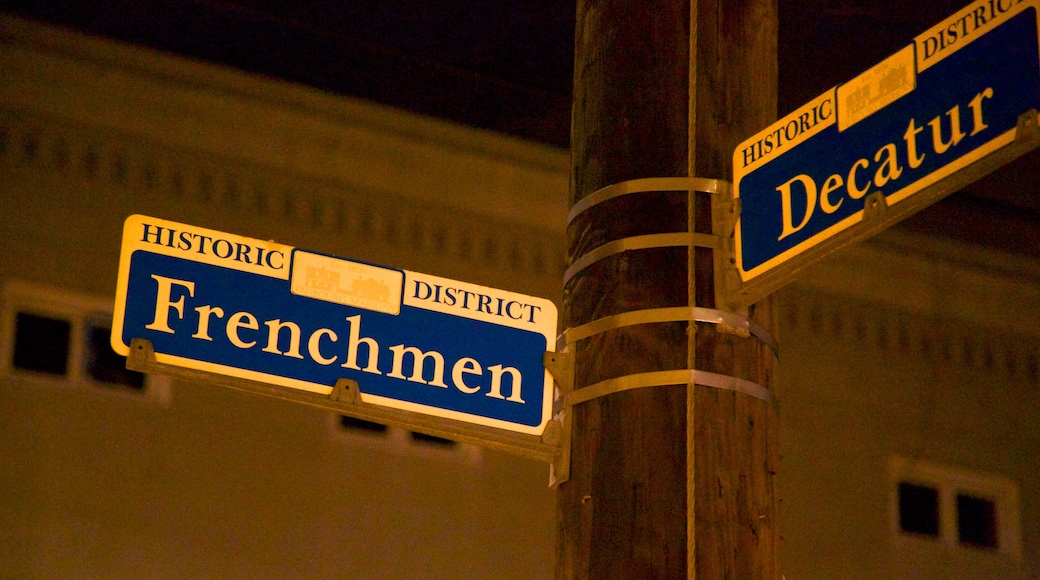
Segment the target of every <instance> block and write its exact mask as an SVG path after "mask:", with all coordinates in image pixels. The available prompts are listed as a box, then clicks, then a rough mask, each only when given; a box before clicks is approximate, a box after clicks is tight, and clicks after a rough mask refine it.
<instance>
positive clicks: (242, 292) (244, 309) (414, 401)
mask: <svg viewBox="0 0 1040 580" xmlns="http://www.w3.org/2000/svg"><path fill="white" fill-rule="evenodd" d="M556 321H557V312H556V307H555V305H554V304H553V303H552V302H551V301H549V300H545V299H541V298H534V297H531V296H524V295H521V294H516V293H513V292H507V291H504V290H496V289H493V288H487V287H484V286H478V285H475V284H468V283H465V282H458V281H455V280H448V279H445V278H439V277H436V276H430V275H426V274H419V273H416V272H410V271H407V270H398V269H394V268H387V267H383V266H376V265H372V264H367V263H363V262H358V261H354V260H349V259H345V258H338V257H334V256H328V255H324V254H320V253H316V252H309V251H306V250H301V249H299V248H294V247H291V246H286V245H282V244H277V243H274V242H265V241H261V240H256V239H251V238H246V237H242V236H238V235H234V234H228V233H224V232H219V231H214V230H208V229H204V228H199V227H195V226H190V225H185V224H180V223H175V222H171V221H166V220H161V219H156V218H151V217H146V216H141V215H134V216H130V217H129V218H128V219H127V220H126V223H125V225H124V229H123V243H122V253H121V259H120V265H119V281H118V287H117V295H116V309H115V314H114V318H113V325H112V346H113V348H114V349H115V350H116V351H117V352H119V353H120V354H123V355H127V354H128V353H129V345H130V341H131V340H132V339H134V338H142V339H147V340H149V341H151V343H152V347H153V349H154V350H155V357H156V362H158V363H165V364H170V365H176V366H181V367H186V368H191V369H197V370H202V371H207V372H212V373H218V374H223V375H227V376H232V377H237V378H242V379H249V380H253V381H261V382H265V383H269V384H275V385H280V386H283V387H288V388H292V389H301V390H305V391H311V392H317V393H322V394H327V393H330V392H331V391H332V387H333V385H334V384H335V383H336V381H337V379H339V378H348V379H352V380H355V381H357V383H358V384H359V386H360V391H361V400H362V401H363V402H365V403H371V404H374V405H382V406H386V407H391V408H396V409H404V410H408V411H415V412H419V413H424V414H427V415H433V416H437V417H444V418H447V419H453V420H458V421H465V422H468V423H474V424H478V425H486V426H490V427H495V428H500V429H505V430H509V431H515V432H519V433H526V434H534V435H538V434H541V432H542V431H543V430H544V428H545V425H546V423H547V422H548V420H549V418H550V413H551V409H552V394H553V382H552V378H551V376H550V375H549V373H548V372H547V371H546V370H545V368H544V366H543V364H542V355H543V354H544V353H545V352H546V351H549V350H554V344H555V334H556Z"/></svg>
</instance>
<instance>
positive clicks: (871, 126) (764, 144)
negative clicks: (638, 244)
mask: <svg viewBox="0 0 1040 580" xmlns="http://www.w3.org/2000/svg"><path fill="white" fill-rule="evenodd" d="M1037 7H1038V1H1037V0H979V1H977V2H974V3H973V4H971V5H969V6H967V7H966V8H964V9H962V10H961V11H959V12H957V13H956V14H954V15H952V16H950V17H949V18H947V19H946V20H944V21H943V22H941V23H939V24H938V25H936V26H934V27H933V28H931V29H930V30H928V31H926V32H925V33H923V34H921V35H920V36H918V37H917V38H916V39H915V40H914V42H913V43H912V44H910V45H908V46H907V47H905V48H904V49H902V50H900V51H899V52H897V53H895V54H893V55H892V56H890V57H889V58H887V59H885V60H884V61H882V62H881V63H879V64H877V65H876V66H874V67H872V68H871V69H869V70H867V71H865V72H864V73H862V74H860V75H859V76H857V77H856V78H854V79H852V80H850V81H849V82H847V83H844V84H842V85H839V86H837V87H834V88H833V89H831V90H829V91H827V92H825V93H824V94H822V95H820V96H819V97H817V98H816V99H814V100H812V101H810V102H809V103H807V104H806V105H804V106H802V107H801V108H799V109H798V110H796V111H794V112H793V113H791V114H790V115H788V116H786V117H784V118H783V119H781V120H780V121H778V122H777V123H775V124H773V125H772V126H770V127H769V128H767V129H765V130H763V131H761V132H759V133H758V134H757V135H755V136H753V137H751V138H750V139H748V140H746V141H744V142H743V143H741V144H740V145H739V146H738V147H737V148H736V150H735V151H734V155H733V174H734V177H733V179H734V195H735V196H736V197H737V198H739V200H740V204H741V205H740V208H741V210H740V211H741V213H740V217H739V221H738V223H737V228H736V231H735V237H736V262H737V270H738V273H739V276H740V283H741V284H744V285H745V286H746V285H754V284H755V283H756V282H758V281H757V280H756V278H758V277H763V278H772V281H771V283H770V288H768V291H772V290H775V289H777V288H778V287H779V286H781V285H782V283H786V281H787V280H783V279H782V278H783V277H784V276H787V277H788V278H789V277H790V275H789V274H791V275H793V273H795V272H796V271H797V270H800V269H801V268H804V267H805V266H806V265H808V264H810V263H813V261H814V260H815V261H818V260H819V259H821V258H822V257H823V256H824V255H826V254H827V253H829V252H832V251H834V250H835V249H836V248H837V246H836V245H834V244H829V243H825V242H828V240H832V238H835V236H838V234H839V233H843V232H845V234H843V236H838V238H836V239H835V241H842V242H851V241H854V240H855V239H856V238H855V237H854V236H853V235H851V234H855V233H856V232H846V230H849V229H850V228H856V227H864V226H865V225H866V224H864V219H865V217H869V216H870V210H869V208H868V207H867V206H868V205H874V206H875V207H877V206H880V209H881V210H884V211H885V212H886V213H887V214H889V216H888V218H887V222H886V224H885V225H890V223H894V221H893V220H895V221H897V218H898V219H901V218H902V217H905V216H906V215H909V213H912V211H916V210H917V209H920V207H923V206H922V205H921V204H920V203H917V202H913V203H908V202H907V200H910V199H911V198H913V197H914V196H919V199H918V200H917V201H919V202H924V201H927V202H928V203H930V202H934V201H936V200H937V199H938V198H939V197H941V195H945V194H947V193H951V192H952V190H953V188H955V187H957V186H963V185H966V184H967V183H969V182H970V181H973V180H974V179H977V178H978V177H981V174H980V173H979V172H978V171H973V169H974V168H973V164H976V167H977V168H980V167H983V165H984V164H982V163H979V162H980V160H983V159H985V158H986V157H987V156H992V155H993V154H994V153H995V152H998V151H1000V150H1001V149H1002V148H1005V147H1007V146H1008V145H1011V144H1012V143H1014V142H1015V140H1016V132H1017V128H1018V124H1019V119H1020V116H1022V115H1023V113H1026V112H1027V111H1029V110H1030V109H1034V110H1035V109H1037V108H1040V41H1038V38H1037V18H1038V16H1037V12H1038V10H1037ZM1034 121H1035V117H1034ZM1007 149H1008V151H1010V150H1011V149H1013V148H1010V147H1009V148H1007ZM1022 152H1024V151H1018V150H1016V153H1015V156H1017V155H1021V153H1022ZM1011 158H1013V157H1011ZM1011 158H1008V159H1005V160H1003V161H1002V163H1006V162H1008V161H1010V160H1011ZM991 159H992V157H991ZM990 165H992V163H990ZM992 169H995V167H992V166H986V171H991V170H992ZM983 173H984V172H983ZM940 190H941V191H940ZM878 192H880V193H878ZM926 197H928V199H927V200H925V198H926ZM900 204H902V205H900ZM901 212H904V213H901ZM876 229H877V228H875V231H876ZM863 231H866V228H865V227H864V230H863ZM869 233H873V231H871V232H869ZM861 237H862V236H861ZM780 266H783V268H779V267H780ZM767 273H769V276H764V275H765V274H767ZM766 293H767V292H766Z"/></svg>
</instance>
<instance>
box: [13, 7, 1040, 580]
mask: <svg viewBox="0 0 1040 580" xmlns="http://www.w3.org/2000/svg"><path fill="white" fill-rule="evenodd" d="M0 40H2V42H0V70H3V71H4V73H3V78H2V80H0V243H2V247H3V248H4V251H3V253H2V257H0V285H2V294H0V300H2V302H0V356H2V359H0V457H2V458H3V466H4V468H3V469H2V470H0V498H2V499H0V539H2V541H0V562H2V564H0V577H4V578H6V577H11V578H66V577H84V576H89V577H135V578H137V577H149V578H183V577H199V578H208V577H221V578H238V577H253V578H256V577H261V578H264V577H266V578H280V577H288V576H294V577H308V578H323V577H327V578H548V577H551V575H552V570H553V562H552V560H553V548H554V534H555V498H554V495H553V493H554V492H553V491H552V490H550V489H548V487H547V482H548V467H547V465H545V464H541V463H537V462H533V461H529V460H525V459H520V458H516V457H513V456H510V455H504V454H501V453H499V452H494V451H490V450H485V449H480V448H478V447H475V446H472V445H464V444H459V443H453V442H450V441H444V440H439V439H436V438H430V437H426V436H422V435H420V434H415V433H410V432H408V431H407V430H403V429H400V428H396V427H385V426H380V425H374V424H370V423H364V422H359V421H356V420H350V419H345V418H342V417H339V416H336V415H335V414H332V413H329V412H323V411H318V410H314V409H310V408H306V407H302V406H294V405H292V404H290V403H287V402H281V401H275V400H268V399H263V398H260V397H256V396H253V395H249V394H245V393H239V392H235V391H229V390H224V389H221V388H218V387H214V386H211V385H204V384H186V383H183V382H179V381H175V380H172V379H170V378H167V377H162V376H147V377H142V376H138V375H135V374H134V373H129V372H126V371H125V369H122V368H121V361H120V360H119V359H118V357H114V355H113V354H112V353H111V352H110V351H109V350H107V340H108V339H107V332H108V329H109V328H110V325H111V310H112V305H113V293H114V287H115V280H116V270H117V266H118V258H119V244H120V236H121V228H122V222H123V220H124V219H125V218H126V217H127V216H128V215H131V214H134V213H141V214H146V215H151V216H156V217H160V218H163V219H169V220H174V221H180V222H184V223H190V224H195V225H199V226H203V227H208V228H213V229H216V230H220V231H226V232H233V233H236V234H241V235H245V236H250V237H255V238H262V239H274V240H276V241H278V242H282V243H286V244H291V245H294V246H298V247H304V248H308V249H313V250H317V251H321V252H326V253H330V254H334V255H340V256H346V257H350V258H354V259H359V260H364V261H368V262H373V263H376V264H385V265H388V266H393V267H397V268H407V269H410V270H415V271H420V272H427V273H430V274H435V275H439V276H445V277H448V278H453V279H458V280H465V281H468V282H474V283H479V284H483V285H487V286H493V287H497V288H504V289H508V290H512V291H517V292H522V293H525V294H531V295H536V296H541V297H545V298H549V299H552V300H554V301H556V302H557V303H559V301H560V298H561V296H560V294H561V280H562V276H563V271H564V267H565V264H564V254H565V231H564V226H565V222H566V213H567V209H568V208H567V203H566V200H567V187H568V174H569V162H570V161H569V156H568V153H567V152H566V151H563V150H557V149H552V148H549V147H544V146H541V145H536V144H532V143H526V142H521V141H518V140H516V139H512V138H508V137H504V136H501V135H497V134H492V133H488V132H483V131H478V130H474V129H469V128H465V127H460V126H456V125H451V124H448V123H445V122H442V121H438V120H434V119H429V118H422V117H418V116H415V115H412V114H408V113H404V112H401V111H397V110H393V109H389V108H385V107H381V106H378V105H373V104H370V103H364V102H359V101H354V100H351V99H347V98H343V97H334V96H330V95H327V94H322V93H319V92H317V91H313V90H310V89H306V88H303V87H299V86H293V85H289V84H285V83H281V82H276V81H272V80H268V79H261V78H255V77H249V76H246V75H243V74H241V73H238V72H235V71H232V70H227V69H222V68H219V67H215V66H210V65H204V64H200V63H196V62H191V61H187V60H183V59H178V58H175V57H171V56H168V55H161V54H157V53H153V52H150V51H147V50H144V49H139V48H132V47H128V46H122V45H118V44H114V43H110V42H107V41H102V40H99V39H95V38H89V37H85V36H81V35H78V34H74V33H70V32H67V31H63V30H59V29H54V28H50V27H46V26H42V25H39V24H35V23H32V22H28V21H24V20H19V19H14V18H7V17H3V18H0ZM781 307H782V323H781V334H780V337H779V339H780V344H781V367H780V379H779V384H780V386H779V389H778V397H779V401H780V405H779V413H780V420H781V441H780V444H781V448H782V453H783V458H782V462H781V466H782V471H781V473H780V478H779V482H780V495H781V499H782V501H783V504H782V510H781V511H782V514H783V520H782V523H781V526H782V530H783V544H782V550H783V551H782V554H783V556H782V557H783V562H784V568H785V571H786V577H787V578H789V579H795V578H808V579H817V578H870V579H876V578H1002V579H1003V578H1040V481H1038V477H1037V474H1040V453H1038V450H1040V426H1038V425H1040V411H1038V410H1037V405H1036V402H1037V399H1038V395H1040V329H1038V323H1040V260H1037V259H1036V257H1030V256H1022V255H1011V254H1001V253H997V252H994V251H992V250H984V249H981V248H977V247H972V246H966V245H960V244H957V243H955V242H951V241H949V240H946V239H941V238H931V237H925V236H921V235H915V234H912V233H909V232H907V231H902V230H898V229H897V230H893V231H890V232H886V233H885V234H882V235H880V236H878V237H877V238H875V239H873V240H870V241H868V242H865V243H862V244H859V245H857V246H853V247H851V248H849V249H847V250H845V251H843V252H841V253H840V254H838V255H837V256H835V257H833V258H831V259H830V260H829V261H827V262H825V263H823V264H821V265H819V266H817V267H816V268H814V269H813V270H812V271H811V272H810V273H809V274H807V275H805V276H803V277H802V278H801V279H800V280H799V281H797V282H795V283H793V284H791V285H790V286H788V287H787V288H785V289H784V290H783V291H782V292H781Z"/></svg>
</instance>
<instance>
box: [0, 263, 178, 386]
mask: <svg viewBox="0 0 1040 580" xmlns="http://www.w3.org/2000/svg"><path fill="white" fill-rule="evenodd" d="M0 305H2V309H0V356H2V360H3V363H2V365H0V375H4V376H7V377H11V378H12V379H16V380H20V381H34V382H35V383H36V384H43V383H46V384H52V385H64V386H77V387H85V388H90V389H92V390H95V391H105V392H112V393H123V394H130V395H133V396H135V397H138V398H143V399H147V400H155V401H158V402H161V403H165V402H167V401H168V400H169V380H168V379H166V378H164V377H146V376H145V375H143V374H141V373H139V372H136V371H132V370H128V369H127V368H126V358H125V357H123V356H120V355H118V354H116V352H115V351H114V350H112V347H111V345H110V342H109V335H110V334H111V328H112V322H111V320H112V301H111V300H103V299H98V298H91V297H89V296H84V295H82V294H78V293H74V292H68V291H64V290H59V289H55V288H50V287H46V286H39V285H35V284H27V283H23V282H17V281H9V282H7V283H6V284H5V285H4V287H3V292H2V295H0Z"/></svg>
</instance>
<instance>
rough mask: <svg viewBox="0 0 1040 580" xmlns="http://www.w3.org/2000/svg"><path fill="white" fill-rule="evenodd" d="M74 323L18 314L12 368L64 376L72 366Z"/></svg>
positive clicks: (61, 319)
mask: <svg viewBox="0 0 1040 580" xmlns="http://www.w3.org/2000/svg"><path fill="white" fill-rule="evenodd" d="M71 334H72V324H71V323H70V322H69V321H68V320H65V319H63V318H59V317H57V316H43V315H40V314H32V313H30V312H18V313H17V314H16V315H15V326H14V357H13V359H12V361H11V362H12V365H13V366H14V368H16V369H19V370H23V371H32V372H40V373H47V374H51V375H58V376H64V375H65V374H66V373H67V372H68V366H69V341H70V339H71V338H70V335H71Z"/></svg>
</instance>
